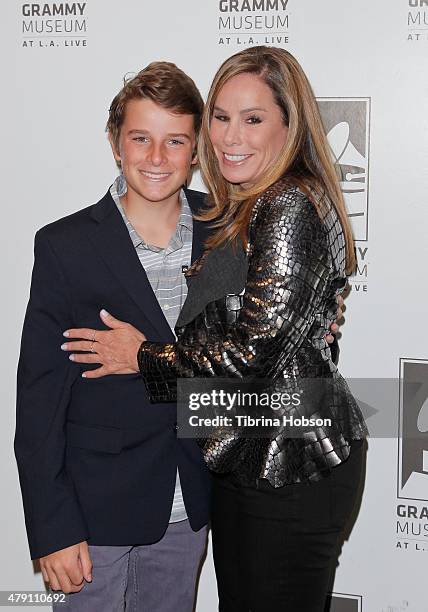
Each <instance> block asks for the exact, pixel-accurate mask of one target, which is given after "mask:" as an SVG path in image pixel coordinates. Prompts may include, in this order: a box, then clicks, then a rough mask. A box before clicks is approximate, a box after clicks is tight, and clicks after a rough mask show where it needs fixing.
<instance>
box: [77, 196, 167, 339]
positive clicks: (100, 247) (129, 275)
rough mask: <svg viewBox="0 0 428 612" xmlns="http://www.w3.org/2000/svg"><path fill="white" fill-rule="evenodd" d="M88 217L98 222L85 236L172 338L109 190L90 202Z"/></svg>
mask: <svg viewBox="0 0 428 612" xmlns="http://www.w3.org/2000/svg"><path fill="white" fill-rule="evenodd" d="M92 217H93V218H94V219H95V220H96V221H97V222H98V225H97V227H96V229H95V230H94V231H93V232H91V233H90V234H89V239H90V240H91V241H92V243H93V245H94V246H95V248H96V249H97V251H98V253H99V255H100V256H101V257H102V258H103V260H104V261H105V263H106V264H107V266H108V267H109V269H110V270H111V272H112V273H113V274H114V276H115V277H116V278H117V280H118V281H119V282H120V283H121V284H122V286H123V287H124V289H125V290H126V291H127V292H128V294H129V295H130V296H131V298H132V299H133V300H134V302H135V303H136V305H137V306H138V307H139V308H140V309H141V311H142V313H143V314H144V316H145V317H146V318H147V319H148V320H149V321H150V322H151V323H152V325H153V326H154V327H155V328H156V329H157V331H158V332H159V333H160V334H161V337H162V338H165V340H166V341H174V335H173V333H172V331H171V328H170V326H169V325H168V322H167V320H166V319H165V316H164V314H163V312H162V310H161V308H160V306H159V303H158V301H157V299H156V296H155V294H154V292H153V289H152V287H151V285H150V282H149V280H148V278H147V275H146V272H145V270H144V268H143V266H142V265H141V262H140V260H139V258H138V255H137V252H136V250H135V247H134V245H133V244H132V241H131V239H130V237H129V232H128V230H127V228H126V225H125V223H124V222H123V219H122V217H121V214H120V212H119V210H118V209H117V206H116V204H115V203H114V201H113V198H112V197H111V195H110V192H107V194H106V195H105V196H104V198H103V199H102V200H100V202H98V204H96V205H95V206H94V208H93V211H92Z"/></svg>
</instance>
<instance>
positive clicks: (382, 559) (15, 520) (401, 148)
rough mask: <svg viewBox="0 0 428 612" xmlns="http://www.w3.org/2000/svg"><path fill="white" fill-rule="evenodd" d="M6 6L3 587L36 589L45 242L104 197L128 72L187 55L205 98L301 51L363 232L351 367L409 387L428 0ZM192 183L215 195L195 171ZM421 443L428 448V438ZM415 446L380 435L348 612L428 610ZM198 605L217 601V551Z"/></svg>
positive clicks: (343, 582)
mask: <svg viewBox="0 0 428 612" xmlns="http://www.w3.org/2000/svg"><path fill="white" fill-rule="evenodd" d="M420 5H422V7H421V6H420ZM54 6H55V7H56V11H57V12H58V13H59V12H61V11H63V10H64V12H65V9H66V8H67V7H68V8H67V10H68V14H66V15H60V14H57V15H55V16H49V15H48V14H47V13H48V12H52V11H53V7H54ZM46 7H47V8H46ZM61 7H62V8H61ZM43 9H44V12H45V15H44V16H42V14H43ZM0 10H1V13H2V15H1V26H0V28H1V36H0V45H1V52H2V54H1V57H2V60H3V61H2V73H3V83H2V84H3V86H2V95H1V101H0V104H1V109H2V112H1V117H2V134H3V146H2V148H1V154H2V168H3V171H4V174H3V180H2V185H3V187H2V192H3V206H2V211H1V214H2V241H1V255H0V262H1V267H2V279H3V292H2V295H3V299H2V317H1V321H2V326H3V331H2V338H3V342H2V345H3V350H2V351H1V369H2V385H1V394H2V408H3V418H2V421H3V422H2V428H1V432H0V435H1V445H0V453H1V455H0V466H1V467H0V469H1V474H2V489H3V495H2V500H3V501H2V515H1V518H2V520H1V527H0V529H1V542H2V546H1V553H0V554H1V569H2V572H1V575H0V590H1V589H3V590H10V589H15V590H31V589H40V588H42V581H41V577H40V575H39V574H34V573H33V566H32V563H31V562H30V560H29V554H28V550H27V543H26V536H25V530H24V523H23V514H22V506H21V499H20V493H19V488H18V480H17V473H16V468H15V462H14V459H13V454H12V438H13V429H14V395H15V369H16V363H17V358H18V350H19V337H20V331H21V325H22V320H23V316H24V310H25V306H26V301H27V297H28V289H29V281H30V272H31V266H32V249H33V236H34V233H35V231H36V229H37V228H39V227H41V226H43V225H45V224H46V223H48V222H50V221H52V220H54V219H56V218H59V217H61V216H64V215H66V214H69V213H71V212H73V211H75V210H77V209H79V208H82V207H84V206H87V205H88V204H91V203H94V202H96V201H97V200H98V199H99V198H100V197H101V196H102V195H103V194H104V193H105V191H106V188H107V187H108V185H110V184H111V182H112V181H113V179H114V177H115V174H116V172H115V164H114V161H113V158H112V156H111V153H110V149H109V146H108V143H107V140H106V136H105V133H104V126H105V122H106V118H107V111H108V107H109V104H110V101H111V99H112V98H113V96H114V95H115V94H116V92H117V91H118V90H119V88H120V87H121V84H122V78H123V76H124V75H125V74H126V73H129V72H137V71H138V70H139V69H141V68H142V67H143V66H145V65H146V64H147V63H149V62H150V61H152V60H159V59H163V60H169V61H174V62H175V63H176V64H177V65H178V66H180V67H181V68H182V69H184V70H185V71H186V72H188V73H189V74H190V75H191V76H192V77H193V78H194V79H195V81H196V82H197V84H198V85H199V87H200V89H201V92H202V94H203V95H206V92H207V90H208V87H209V83H210V80H211V78H212V76H213V74H214V72H215V70H216V69H217V67H218V66H219V64H220V62H221V61H222V60H223V59H224V58H226V57H227V56H229V55H231V54H232V53H234V52H236V51H238V50H240V49H243V48H245V46H246V45H247V46H248V45H251V44H261V43H264V42H266V41H265V36H267V37H268V39H267V40H268V41H269V42H270V43H272V44H277V45H279V46H284V47H285V48H287V49H289V50H290V51H291V52H292V53H294V54H295V55H296V57H297V58H298V59H299V61H300V62H301V64H302V65H303V67H304V69H305V70H306V72H307V74H308V77H309V79H310V81H311V83H312V84H313V87H314V90H315V93H316V95H317V97H318V98H319V99H320V108H321V110H322V112H323V116H325V120H326V129H327V131H328V132H329V137H330V141H331V143H332V147H333V150H334V151H335V152H336V153H337V157H338V158H339V159H338V163H339V164H341V165H342V166H343V168H342V170H343V171H344V182H343V188H344V190H345V191H346V198H347V201H348V204H349V209H350V212H351V214H353V215H354V216H353V217H352V219H353V222H354V226H355V231H356V234H357V237H359V238H360V240H359V241H358V242H357V251H358V254H359V274H358V275H357V276H356V278H355V279H353V282H352V287H353V289H352V291H351V294H350V296H349V298H348V300H347V312H346V323H345V325H344V326H343V328H342V336H343V337H342V340H341V363H340V365H341V370H342V372H343V373H344V374H345V375H346V376H352V377H369V378H375V377H385V378H391V379H393V378H394V379H397V378H398V376H399V371H400V370H399V368H400V360H401V364H402V367H404V366H405V364H406V363H408V361H416V362H417V363H419V365H420V370H418V376H422V378H423V377H425V379H426V380H428V365H427V362H428V345H427V331H426V329H427V328H426V323H425V318H426V314H427V312H426V303H427V298H428V292H427V285H426V265H427V255H428V253H427V246H426V238H425V234H426V232H427V229H428V209H427V206H426V203H427V202H426V199H427V196H426V194H427V191H428V175H427V170H426V169H427V167H428V134H427V128H428V102H427V101H428V91H427V89H428V78H427V74H428V62H427V53H428V6H427V2H426V0H393V1H391V0H376V1H373V0H359V1H357V0H348V1H347V2H343V0H328V1H326V0H324V1H320V0H304V1H303V0H278V1H277V0H203V1H201V0H180V1H179V2H165V1H162V0H159V1H158V2H152V1H149V0H127V2H120V3H119V2H109V3H108V2H105V1H103V0H88V1H87V2H86V3H84V2H81V3H74V2H56V3H52V2H46V3H42V2H33V3H31V4H26V3H24V2H20V1H16V0H3V2H2V6H1V9H0ZM31 12H32V13H34V12H36V13H37V12H39V13H40V16H37V15H33V16H31V15H30V13H31ZM73 13H75V14H73ZM52 30H53V31H52ZM70 30H71V31H70ZM225 32H226V33H225ZM266 33H267V34H266ZM31 41H32V42H31ZM327 124H328V125H327ZM340 124H341V125H340ZM337 126H338V127H337ZM331 130H333V132H332V133H331ZM346 175H348V176H346ZM352 175H358V176H352ZM356 183H357V185H356ZM193 186H194V187H196V188H198V187H200V182H199V181H198V179H196V180H195V182H194V185H193ZM76 248H79V246H78V245H76ZM403 360H404V361H403ZM425 366H427V367H426V368H425ZM406 371H407V370H406ZM400 410H401V412H400ZM406 410H410V409H408V407H406V405H403V406H401V408H400V404H399V395H398V393H396V394H393V396H392V399H391V402H388V405H387V406H386V407H385V414H384V417H385V420H386V421H388V422H389V423H390V431H391V432H393V433H394V432H398V427H399V421H400V418H401V417H400V415H401V416H402V415H403V414H404V417H403V418H404V419H405V414H406ZM409 414H410V412H409ZM418 423H419V421H418ZM419 429H420V430H421V431H426V430H427V429H428V426H427V427H426V428H425V429H424V428H423V427H422V428H421V427H419ZM403 431H404V430H403ZM403 435H405V432H404V434H403ZM423 444H424V445H425V446H424V449H425V450H426V453H428V441H427V440H426V439H425V441H424V442H423ZM400 449H401V447H400V445H399V444H398V440H397V435H395V436H394V437H393V436H389V437H384V438H374V439H372V440H371V441H370V446H369V453H368V465H367V480H366V488H365V494H364V498H363V503H362V506H361V510H360V513H359V516H358V519H357V522H356V525H355V528H354V531H353V533H352V535H351V537H350V540H349V542H348V543H347V544H346V545H345V548H344V551H343V554H342V556H341V559H340V567H339V569H338V571H337V576H336V582H335V586H334V591H335V592H336V593H342V594H344V595H343V596H337V599H336V608H335V612H348V611H350V612H357V610H364V612H401V611H407V610H409V611H412V612H425V611H426V610H428V603H427V598H426V589H425V584H424V580H425V576H426V571H425V568H426V563H427V551H428V538H427V535H428V512H424V510H423V509H424V508H426V507H427V506H428V484H427V478H428V461H427V460H426V457H427V456H428V455H427V454H425V455H424V458H425V462H423V461H421V462H419V463H418V460H416V459H415V462H414V470H413V472H412V476H415V477H417V484H416V485H415V487H414V488H413V489H412V492H411V494H409V489H408V488H407V489H406V486H407V485H406V483H404V485H403V482H402V480H401V478H400V474H401V464H402V461H403V460H404V459H403V455H402V453H400V452H399V451H400ZM406 452H408V451H406ZM424 468H425V470H424ZM412 496H413V497H412ZM409 506H410V507H414V508H415V509H416V510H412V509H411V510H410V514H411V515H412V514H413V517H412V516H410V518H408V517H405V516H404V517H402V516H398V513H399V514H400V515H401V514H403V513H404V514H409ZM421 514H422V518H418V517H420V516H421ZM424 514H426V517H425V516H424ZM397 521H400V522H399V525H398V524H397ZM14 609H18V608H14ZM197 610H198V612H214V610H216V597H215V579H214V574H213V569H212V562H211V557H210V554H209V555H208V558H207V561H206V563H205V566H204V569H203V573H202V577H201V585H200V590H199V598H198V608H197Z"/></svg>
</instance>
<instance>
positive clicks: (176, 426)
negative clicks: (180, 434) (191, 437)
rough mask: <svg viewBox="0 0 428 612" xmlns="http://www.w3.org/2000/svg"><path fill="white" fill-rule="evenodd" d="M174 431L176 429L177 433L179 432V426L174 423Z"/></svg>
mask: <svg viewBox="0 0 428 612" xmlns="http://www.w3.org/2000/svg"><path fill="white" fill-rule="evenodd" d="M173 429H175V431H178V429H179V426H178V425H177V423H174V427H173Z"/></svg>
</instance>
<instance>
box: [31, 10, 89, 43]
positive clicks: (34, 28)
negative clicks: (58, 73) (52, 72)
mask: <svg viewBox="0 0 428 612" xmlns="http://www.w3.org/2000/svg"><path fill="white" fill-rule="evenodd" d="M87 6H88V3H87V2H31V3H27V2H24V3H20V4H19V10H20V19H21V36H22V39H21V46H22V47H23V48H26V49H56V48H59V47H73V48H77V47H86V46H87V29H88V23H87V21H88V20H87V14H86V13H87Z"/></svg>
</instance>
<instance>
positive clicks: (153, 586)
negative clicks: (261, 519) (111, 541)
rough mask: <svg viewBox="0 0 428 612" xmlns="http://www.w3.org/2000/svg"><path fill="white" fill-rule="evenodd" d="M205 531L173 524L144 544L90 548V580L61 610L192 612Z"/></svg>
mask: <svg viewBox="0 0 428 612" xmlns="http://www.w3.org/2000/svg"><path fill="white" fill-rule="evenodd" d="M206 543H207V527H203V528H202V529H200V530H199V531H196V532H195V531H193V530H192V529H191V527H190V524H189V521H188V520H185V521H180V522H179V523H170V524H169V526H168V529H167V530H166V532H165V535H164V536H163V538H162V539H161V540H160V541H159V542H156V543H155V544H148V545H145V546H89V553H90V555H91V559H92V563H93V570H92V582H90V583H86V584H85V586H84V587H83V589H82V590H81V591H80V592H79V593H71V594H70V595H67V597H66V599H67V602H66V604H60V605H54V606H53V610H55V611H57V612H61V611H62V612H65V611H67V612H123V611H124V610H126V612H192V610H193V606H194V601H195V591H196V580H197V577H198V571H199V567H200V564H201V560H202V557H203V555H204V552H205V549H206Z"/></svg>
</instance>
